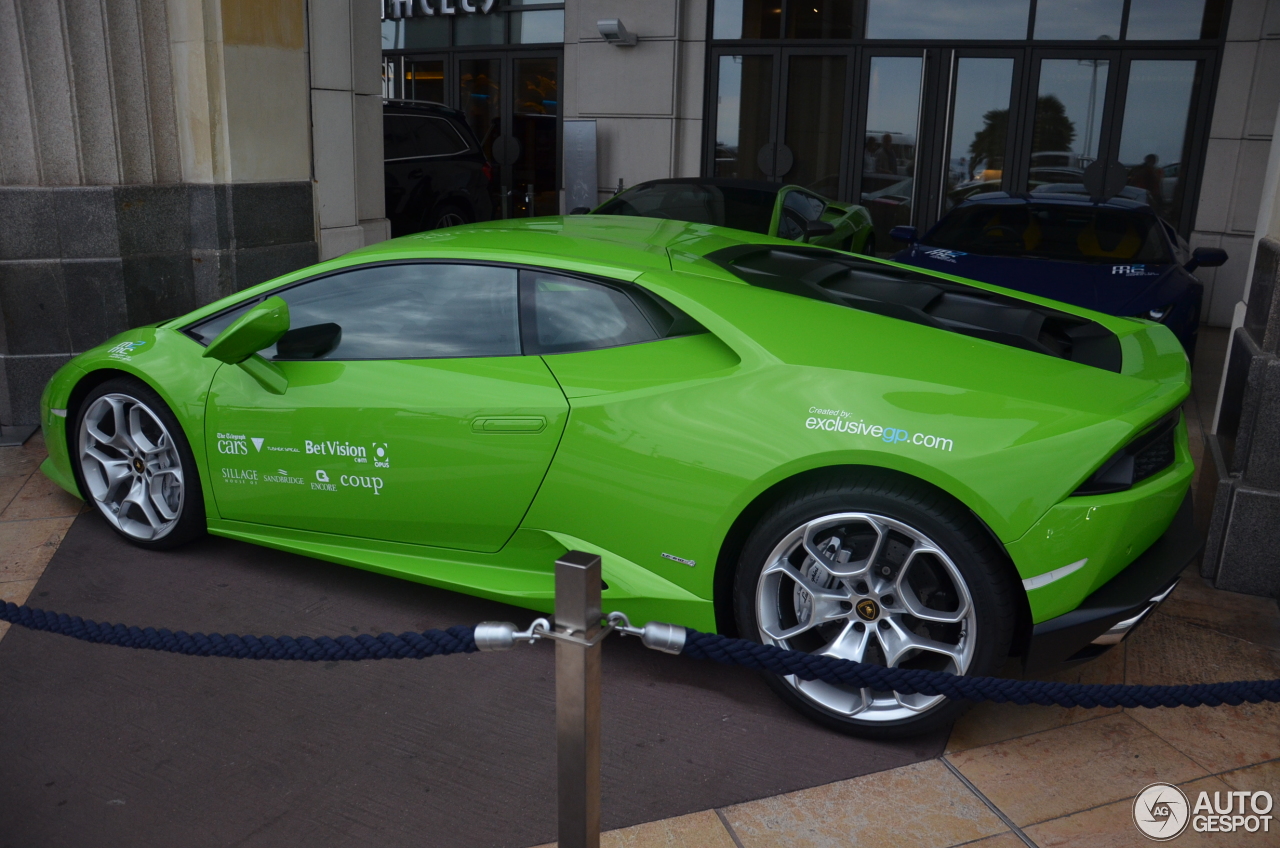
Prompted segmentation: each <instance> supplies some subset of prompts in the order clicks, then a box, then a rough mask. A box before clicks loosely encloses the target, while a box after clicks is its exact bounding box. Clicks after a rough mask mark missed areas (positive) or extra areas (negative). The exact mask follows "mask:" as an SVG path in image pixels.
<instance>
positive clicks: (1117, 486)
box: [1071, 409, 1182, 497]
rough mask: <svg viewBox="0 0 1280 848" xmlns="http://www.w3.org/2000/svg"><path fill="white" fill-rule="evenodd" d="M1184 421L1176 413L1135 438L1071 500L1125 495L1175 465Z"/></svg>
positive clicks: (1090, 477) (1072, 494)
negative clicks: (1178, 435)
mask: <svg viewBox="0 0 1280 848" xmlns="http://www.w3.org/2000/svg"><path fill="white" fill-rule="evenodd" d="M1181 420H1182V410H1181V409H1175V410H1173V411H1172V412H1170V413H1169V414H1168V415H1166V416H1164V417H1163V418H1161V419H1160V420H1159V421H1157V422H1156V423H1155V424H1152V425H1151V426H1150V427H1148V428H1147V429H1146V430H1143V431H1142V432H1141V433H1139V434H1138V435H1137V436H1136V437H1134V439H1133V441H1131V442H1129V444H1127V445H1125V446H1124V447H1122V448H1120V450H1118V451H1116V452H1115V453H1114V454H1113V455H1112V456H1111V458H1110V459H1108V460H1107V461H1106V462H1104V463H1102V466H1101V467H1100V468H1099V469H1098V470H1097V471H1095V472H1093V474H1091V475H1089V479H1088V480H1085V481H1084V482H1083V483H1081V484H1080V488H1078V489H1076V490H1075V491H1074V492H1072V493H1071V496H1072V497H1077V496H1082V495H1109V494H1111V493H1112V492H1123V491H1124V490H1125V489H1131V488H1133V486H1134V485H1135V484H1136V483H1140V482H1142V481H1143V480H1146V479H1147V478H1148V477H1154V476H1155V475H1156V474H1159V473H1160V472H1161V471H1164V470H1165V469H1166V468H1168V467H1169V466H1170V465H1173V460H1174V459H1175V458H1176V456H1177V450H1176V449H1175V447H1174V434H1175V433H1176V432H1177V430H1178V422H1179V421H1181Z"/></svg>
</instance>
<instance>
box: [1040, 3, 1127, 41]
mask: <svg viewBox="0 0 1280 848" xmlns="http://www.w3.org/2000/svg"><path fill="white" fill-rule="evenodd" d="M1123 14H1124V0H1037V2H1036V38H1039V39H1045V40H1049V39H1054V40H1061V41H1068V40H1080V41H1085V40H1088V41H1097V40H1102V41H1112V40H1115V39H1117V38H1119V37H1120V17H1121V16H1122V15H1123Z"/></svg>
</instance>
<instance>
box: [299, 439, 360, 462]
mask: <svg viewBox="0 0 1280 848" xmlns="http://www.w3.org/2000/svg"><path fill="white" fill-rule="evenodd" d="M303 447H304V448H305V451H306V453H311V454H319V455H320V456H346V457H350V458H351V459H353V460H355V461H356V462H368V461H369V454H368V451H367V450H366V449H365V447H364V445H353V444H351V443H350V442H337V441H334V442H313V441H311V440H310V439H307V440H306V442H304V444H303Z"/></svg>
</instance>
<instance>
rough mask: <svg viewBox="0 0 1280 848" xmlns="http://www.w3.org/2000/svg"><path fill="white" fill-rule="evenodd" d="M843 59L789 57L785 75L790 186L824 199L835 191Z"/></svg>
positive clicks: (841, 128) (841, 132)
mask: <svg viewBox="0 0 1280 848" xmlns="http://www.w3.org/2000/svg"><path fill="white" fill-rule="evenodd" d="M845 67H846V64H845V57H844V56H792V57H791V64H790V67H789V69H788V74H787V134H786V138H785V139H784V141H785V143H786V145H787V147H789V148H791V155H792V156H793V157H794V164H793V165H792V166H791V169H790V170H789V171H787V172H786V173H785V174H779V175H778V176H779V177H785V178H786V181H787V182H789V183H795V184H796V185H802V186H805V187H807V188H810V189H813V190H814V191H816V192H819V193H820V194H825V195H826V196H828V197H835V196H836V195H837V194H838V193H839V191H840V152H841V148H842V147H843V140H844V109H845V103H847V102H848V101H849V98H848V97H846V96H845Z"/></svg>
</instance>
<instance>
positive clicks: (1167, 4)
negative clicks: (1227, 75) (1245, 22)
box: [1124, 0, 1221, 41]
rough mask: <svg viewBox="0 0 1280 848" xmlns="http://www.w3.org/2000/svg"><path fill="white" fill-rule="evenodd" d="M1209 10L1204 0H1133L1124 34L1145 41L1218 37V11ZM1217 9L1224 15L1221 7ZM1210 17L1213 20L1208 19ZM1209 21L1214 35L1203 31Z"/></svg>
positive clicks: (1126, 36) (1209, 26)
mask: <svg viewBox="0 0 1280 848" xmlns="http://www.w3.org/2000/svg"><path fill="white" fill-rule="evenodd" d="M1211 5H1213V6H1215V7H1216V6H1217V4H1216V3H1215V4H1211ZM1205 12H1206V10H1205V2H1204V0H1132V2H1131V3H1130V4H1129V29H1128V30H1127V31H1126V32H1125V36H1124V37H1125V38H1130V39H1137V40H1144V41H1151V40H1163V39H1169V40H1175V39H1176V40H1183V39H1193V38H1195V39H1198V38H1216V37H1217V35H1218V32H1217V30H1218V27H1217V23H1216V15H1212V14H1206V13H1205ZM1216 12H1217V14H1218V15H1220V14H1221V9H1220V8H1218V9H1216ZM1206 18H1210V19H1211V20H1210V21H1208V22H1206V20H1205V19H1206ZM1206 23H1208V27H1207V28H1209V29H1211V30H1212V33H1213V34H1212V35H1202V34H1201V33H1202V32H1203V30H1205V29H1206Z"/></svg>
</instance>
